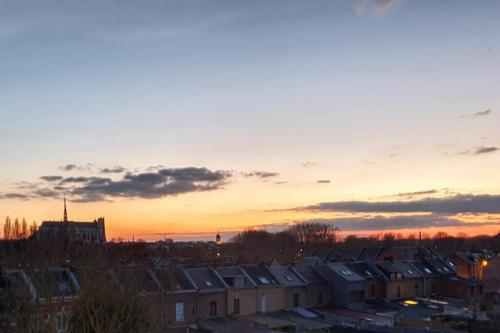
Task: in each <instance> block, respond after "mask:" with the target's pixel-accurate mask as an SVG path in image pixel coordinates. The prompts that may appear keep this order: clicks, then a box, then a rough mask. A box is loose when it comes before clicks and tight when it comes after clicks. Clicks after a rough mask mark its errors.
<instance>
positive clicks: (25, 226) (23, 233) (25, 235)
mask: <svg viewBox="0 0 500 333" xmlns="http://www.w3.org/2000/svg"><path fill="white" fill-rule="evenodd" d="M21 238H28V223H26V219H24V218H23V222H21Z"/></svg>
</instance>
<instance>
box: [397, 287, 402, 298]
mask: <svg viewBox="0 0 500 333" xmlns="http://www.w3.org/2000/svg"><path fill="white" fill-rule="evenodd" d="M396 297H401V287H400V286H398V287H397V289H396Z"/></svg>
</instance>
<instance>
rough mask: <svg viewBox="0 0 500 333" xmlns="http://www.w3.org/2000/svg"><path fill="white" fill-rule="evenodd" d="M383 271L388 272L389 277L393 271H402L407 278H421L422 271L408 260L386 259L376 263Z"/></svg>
mask: <svg viewBox="0 0 500 333" xmlns="http://www.w3.org/2000/svg"><path fill="white" fill-rule="evenodd" d="M376 265H377V267H378V268H380V269H381V270H382V272H384V273H386V275H387V277H388V278H390V277H391V273H401V275H402V276H403V277H404V278H405V279H415V278H421V277H422V273H420V271H418V270H417V269H416V268H415V267H413V266H412V265H411V264H410V263H409V262H407V261H394V262H391V261H384V262H380V263H377V264H376Z"/></svg>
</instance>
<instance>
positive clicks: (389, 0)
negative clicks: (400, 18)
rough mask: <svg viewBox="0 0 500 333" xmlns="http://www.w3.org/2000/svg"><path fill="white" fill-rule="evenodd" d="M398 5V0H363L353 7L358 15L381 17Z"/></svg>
mask: <svg viewBox="0 0 500 333" xmlns="http://www.w3.org/2000/svg"><path fill="white" fill-rule="evenodd" d="M400 4H401V1H400V0H363V1H359V2H357V3H356V4H355V5H354V10H355V11H356V14H358V15H365V14H372V15H381V14H386V13H388V12H390V11H391V10H393V9H394V8H396V7H397V6H398V5H400Z"/></svg>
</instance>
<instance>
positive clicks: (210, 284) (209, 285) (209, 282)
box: [205, 281, 213, 287]
mask: <svg viewBox="0 0 500 333" xmlns="http://www.w3.org/2000/svg"><path fill="white" fill-rule="evenodd" d="M205 284H206V285H207V287H212V286H213V284H212V282H211V281H205Z"/></svg>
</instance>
